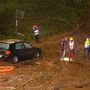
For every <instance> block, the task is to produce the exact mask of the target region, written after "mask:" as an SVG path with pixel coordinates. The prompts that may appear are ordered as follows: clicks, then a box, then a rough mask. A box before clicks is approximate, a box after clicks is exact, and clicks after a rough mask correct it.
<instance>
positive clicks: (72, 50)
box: [68, 37, 76, 61]
mask: <svg viewBox="0 0 90 90" xmlns="http://www.w3.org/2000/svg"><path fill="white" fill-rule="evenodd" d="M68 44H69V45H68V46H69V61H73V60H74V58H75V49H76V42H75V40H74V39H73V37H70V40H69V43H68Z"/></svg>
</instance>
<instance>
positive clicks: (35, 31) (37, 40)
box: [33, 25, 40, 43]
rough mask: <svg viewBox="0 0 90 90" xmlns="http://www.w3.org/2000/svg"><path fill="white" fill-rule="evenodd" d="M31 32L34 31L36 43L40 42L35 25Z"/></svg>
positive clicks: (37, 28)
mask: <svg viewBox="0 0 90 90" xmlns="http://www.w3.org/2000/svg"><path fill="white" fill-rule="evenodd" d="M33 32H34V37H35V41H36V42H37V43H40V34H39V27H38V26H37V25H34V26H33Z"/></svg>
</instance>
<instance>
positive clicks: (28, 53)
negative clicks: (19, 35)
mask: <svg viewBox="0 0 90 90" xmlns="http://www.w3.org/2000/svg"><path fill="white" fill-rule="evenodd" d="M23 44H24V46H25V53H26V57H27V59H30V58H33V57H34V55H35V49H34V47H33V46H32V45H31V44H29V43H27V42H23Z"/></svg>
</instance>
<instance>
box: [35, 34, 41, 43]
mask: <svg viewBox="0 0 90 90" xmlns="http://www.w3.org/2000/svg"><path fill="white" fill-rule="evenodd" d="M35 40H36V42H40V36H39V34H38V35H35Z"/></svg>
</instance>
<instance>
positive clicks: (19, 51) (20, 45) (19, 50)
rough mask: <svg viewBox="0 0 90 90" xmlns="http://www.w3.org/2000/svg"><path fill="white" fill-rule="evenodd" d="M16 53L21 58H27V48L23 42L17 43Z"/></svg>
mask: <svg viewBox="0 0 90 90" xmlns="http://www.w3.org/2000/svg"><path fill="white" fill-rule="evenodd" d="M15 50H16V51H15V52H16V53H15V54H16V55H17V56H18V57H19V59H21V60H22V59H25V58H26V56H25V48H24V45H23V43H22V42H18V43H16V44H15Z"/></svg>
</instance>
